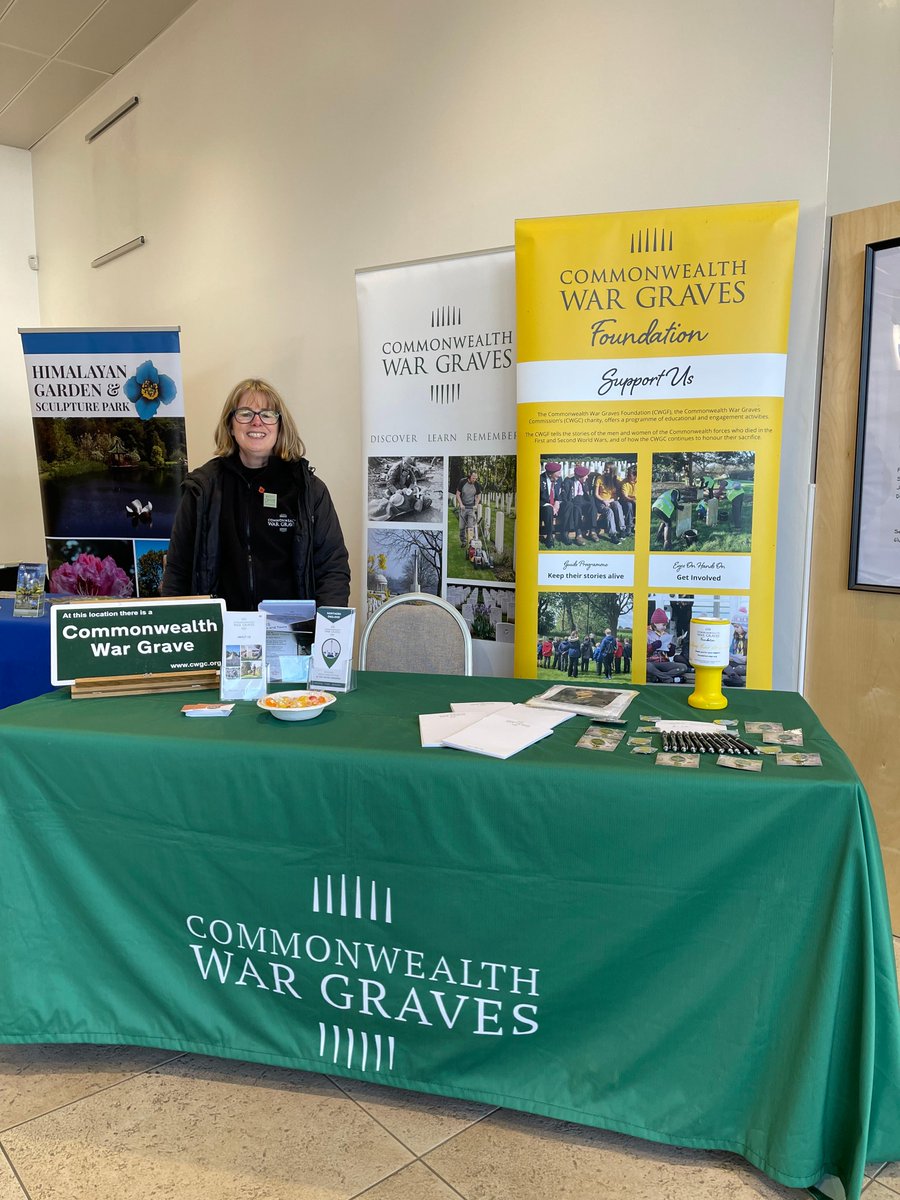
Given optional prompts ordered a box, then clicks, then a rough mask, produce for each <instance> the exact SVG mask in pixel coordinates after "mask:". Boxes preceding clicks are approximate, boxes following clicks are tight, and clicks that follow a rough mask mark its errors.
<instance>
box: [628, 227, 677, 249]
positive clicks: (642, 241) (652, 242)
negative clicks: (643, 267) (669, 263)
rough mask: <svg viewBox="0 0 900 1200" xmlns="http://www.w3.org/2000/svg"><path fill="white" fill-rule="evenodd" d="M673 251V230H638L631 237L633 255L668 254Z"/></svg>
mask: <svg viewBox="0 0 900 1200" xmlns="http://www.w3.org/2000/svg"><path fill="white" fill-rule="evenodd" d="M671 250H672V230H671V229H664V228H662V226H660V228H659V229H638V230H637V232H636V233H632V235H631V253H632V254H666V253H669V252H671Z"/></svg>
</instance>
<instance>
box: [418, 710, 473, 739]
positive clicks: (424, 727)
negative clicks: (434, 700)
mask: <svg viewBox="0 0 900 1200" xmlns="http://www.w3.org/2000/svg"><path fill="white" fill-rule="evenodd" d="M483 715H484V714H483V713H474V712H439V713H420V714H419V737H420V738H421V740H422V745H423V746H425V747H433V746H443V744H444V738H447V737H451V736H452V735H453V734H454V733H459V731H460V730H461V729H465V727H466V726H467V725H474V724H475V722H476V721H480V720H481V718H482V716H483Z"/></svg>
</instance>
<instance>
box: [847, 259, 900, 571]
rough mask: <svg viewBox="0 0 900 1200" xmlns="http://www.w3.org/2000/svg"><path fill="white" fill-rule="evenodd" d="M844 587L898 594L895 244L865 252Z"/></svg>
mask: <svg viewBox="0 0 900 1200" xmlns="http://www.w3.org/2000/svg"><path fill="white" fill-rule="evenodd" d="M848 586H849V587H850V588H852V589H854V590H858V591H869V592H900V237H898V238H890V239H888V240H887V241H883V242H871V243H870V244H869V245H867V246H866V273H865V285H864V291H863V318H862V341H861V345H860V358H859V408H858V412H857V421H856V461H855V464H854V470H853V514H852V520H851V524H850V576H849V583H848Z"/></svg>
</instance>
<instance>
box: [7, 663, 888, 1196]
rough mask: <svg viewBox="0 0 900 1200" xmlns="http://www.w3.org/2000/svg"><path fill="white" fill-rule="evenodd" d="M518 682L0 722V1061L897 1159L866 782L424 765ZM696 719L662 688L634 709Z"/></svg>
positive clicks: (788, 775) (881, 918) (833, 1168)
mask: <svg viewBox="0 0 900 1200" xmlns="http://www.w3.org/2000/svg"><path fill="white" fill-rule="evenodd" d="M539 690H540V688H539V686H538V685H537V684H535V683H533V682H526V681H521V680H519V681H513V680H490V679H456V678H434V677H417V676H406V675H378V674H366V675H362V676H361V677H360V686H359V689H358V690H357V691H356V692H354V693H353V694H351V695H348V696H344V697H340V698H339V700H338V702H337V704H336V705H334V706H333V707H332V708H331V709H329V710H328V711H327V712H325V713H324V714H323V715H322V716H320V717H318V718H317V719H315V720H313V721H309V722H302V723H298V724H287V723H281V722H278V721H275V720H274V719H273V718H272V717H270V716H268V715H267V714H264V713H262V712H260V711H259V710H258V709H257V708H255V707H253V706H250V705H238V706H237V707H236V709H235V711H234V713H233V714H232V716H231V717H229V718H228V719H226V720H193V721H192V720H188V719H186V718H184V717H183V716H181V714H180V707H181V704H182V703H183V702H184V701H185V700H196V699H198V697H197V696H196V695H190V696H185V695H178V696H172V695H167V696H152V697H151V696H148V697H136V698H130V699H124V700H85V701H77V702H73V701H70V700H69V699H68V698H67V696H66V694H65V693H61V692H59V693H54V694H51V695H47V696H42V697H39V698H37V699H34V700H30V701H28V702H27V703H25V704H22V705H18V706H15V707H13V708H10V709H7V710H6V711H4V712H3V713H0V815H2V836H0V902H2V913H3V919H2V927H0V1041H5V1042H119V1043H130V1044H138V1045H153V1046H162V1047H167V1048H172V1049H175V1050H189V1051H197V1052H201V1053H207V1054H219V1055H223V1056H227V1057H233V1058H246V1059H252V1060H256V1061H261V1062H268V1063H277V1064H281V1065H284V1066H291V1067H303V1068H306V1069H310V1070H314V1071H327V1072H328V1073H330V1074H336V1075H350V1076H353V1077H357V1078H366V1079H370V1080H373V1081H376V1082H380V1083H387V1084H394V1085H396V1086H402V1087H408V1088H413V1089H417V1090H420V1091H426V1092H429V1091H430V1092H440V1093H444V1094H447V1095H454V1096H462V1097H466V1098H469V1099H474V1100H481V1101H485V1102H487V1103H491V1104H500V1105H505V1106H508V1107H511V1108H518V1109H523V1110H526V1111H530V1112H536V1113H542V1114H546V1115H549V1116H552V1117H559V1118H565V1119H568V1120H572V1121H577V1122H581V1123H583V1124H588V1125H598V1126H602V1127H604V1128H608V1129H615V1130H620V1131H622V1132H625V1133H630V1134H635V1135H637V1136H638V1137H643V1138H650V1139H653V1140H657V1141H663V1142H670V1143H676V1144H679V1145H685V1146H695V1147H704V1148H720V1149H725V1150H733V1151H736V1152H737V1153H739V1154H742V1155H744V1156H745V1157H746V1158H748V1159H749V1160H750V1161H751V1162H753V1163H754V1164H756V1165H757V1166H758V1167H760V1168H761V1169H762V1170H763V1171H765V1172H766V1173H767V1174H769V1175H770V1176H772V1177H773V1178H774V1179H777V1180H778V1181H780V1182H781V1183H783V1184H786V1185H788V1186H794V1187H801V1186H807V1185H810V1184H813V1183H815V1182H816V1181H817V1180H819V1179H820V1178H821V1177H822V1176H823V1175H824V1174H826V1173H829V1174H834V1175H837V1176H839V1177H840V1178H841V1179H842V1180H843V1181H844V1184H845V1187H846V1189H847V1193H848V1196H850V1197H856V1196H857V1195H858V1192H859V1189H860V1185H861V1183H862V1180H863V1166H864V1163H865V1161H866V1160H885V1159H891V1160H892V1159H897V1158H900V1053H898V1052H900V1013H898V1003H897V985H896V977H895V969H894V959H893V953H892V943H891V934H890V926H889V919H888V912H887V905H886V899H885V890H884V880H883V874H882V866H881V859H880V853H879V847H878V842H877V839H876V836H875V832H874V828H873V824H872V818H871V813H870V811H869V807H868V803H867V800H866V797H865V794H864V792H863V789H862V787H861V785H860V783H859V781H858V779H857V777H856V775H855V774H854V772H853V769H852V767H851V766H850V764H849V762H848V761H847V759H846V757H845V756H844V754H843V753H842V752H841V750H840V749H839V748H838V747H837V746H836V745H835V744H834V743H833V742H832V741H831V740H830V738H829V737H828V735H827V734H826V733H825V731H824V730H823V729H822V727H821V725H820V724H819V723H818V721H817V719H816V717H815V715H814V714H813V713H812V711H811V710H810V709H809V708H808V707H807V705H806V704H805V703H804V702H803V700H801V699H800V698H799V697H798V696H796V695H793V694H790V693H779V692H766V693H753V692H742V693H735V692H733V691H732V692H730V693H729V700H730V707H729V709H728V713H727V715H728V716H736V717H739V718H755V719H774V720H780V721H782V722H783V723H784V725H785V727H786V728H787V727H797V726H799V727H802V729H803V730H804V733H805V747H804V748H805V749H807V750H813V751H819V752H820V753H821V755H822V759H823V766H822V767H821V768H820V769H803V768H786V767H778V766H777V765H776V764H775V762H774V760H773V759H767V760H766V761H765V763H764V766H763V770H762V773H761V774H760V775H752V774H749V773H743V772H737V771H727V770H724V769H722V768H719V767H716V766H715V764H714V761H713V760H712V759H711V758H708V759H704V760H703V761H701V765H700V768H699V769H698V770H678V769H673V768H665V767H661V766H656V765H654V762H653V760H652V759H650V758H641V757H638V756H633V755H630V754H629V752H628V748H627V747H626V746H625V745H624V744H623V745H622V746H620V747H619V749H618V750H616V751H615V753H613V754H605V753H598V752H591V751H587V750H582V749H576V747H575V743H576V741H577V740H578V737H579V736H580V735H581V733H582V732H583V731H584V730H585V728H586V727H587V721H586V719H584V718H581V717H575V718H574V719H572V720H571V721H569V722H568V723H566V724H564V725H562V726H560V727H559V728H558V729H557V730H556V731H555V733H554V734H553V736H552V737H550V738H547V739H546V740H544V741H543V742H540V743H539V744H537V745H536V746H534V747H532V748H530V749H529V750H526V751H524V752H523V753H521V754H520V755H518V756H517V757H515V758H513V759H510V760H508V761H506V762H500V761H497V760H494V759H489V758H484V757H480V756H476V755H471V754H465V753H461V752H457V751H452V750H445V749H435V750H423V749H422V748H421V747H420V746H419V737H418V725H417V721H416V715H417V714H418V713H419V712H438V711H442V710H445V709H447V708H448V707H449V703H450V702H451V701H454V700H467V699H469V700H472V699H484V700H489V699H523V698H525V697H526V696H529V695H532V694H534V693H535V692H537V691H539ZM644 712H652V713H659V714H662V715H667V716H680V717H685V716H694V717H695V716H697V715H698V714H696V713H693V712H689V711H688V710H687V706H686V704H685V693H684V691H683V690H682V689H677V688H671V689H666V688H649V689H645V690H644V691H643V692H642V694H641V696H640V697H639V699H638V700H636V701H635V702H634V703H633V705H632V706H631V709H630V710H629V713H628V717H629V730H630V732H633V731H634V727H635V726H636V725H637V724H638V723H639V714H640V713H644Z"/></svg>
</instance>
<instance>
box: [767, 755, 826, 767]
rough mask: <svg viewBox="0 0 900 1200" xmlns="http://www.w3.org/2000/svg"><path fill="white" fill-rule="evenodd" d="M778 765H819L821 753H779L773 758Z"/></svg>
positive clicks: (820, 763)
mask: <svg viewBox="0 0 900 1200" xmlns="http://www.w3.org/2000/svg"><path fill="white" fill-rule="evenodd" d="M775 761H776V763H778V765H779V767H821V765H822V755H821V754H790V753H788V754H779V755H778V757H777V758H776V759H775Z"/></svg>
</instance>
